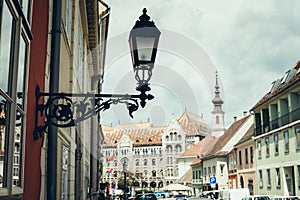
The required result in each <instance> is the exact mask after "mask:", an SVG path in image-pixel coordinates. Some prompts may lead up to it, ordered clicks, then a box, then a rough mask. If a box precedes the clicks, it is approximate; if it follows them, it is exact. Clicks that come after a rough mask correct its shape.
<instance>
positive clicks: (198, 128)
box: [177, 112, 210, 136]
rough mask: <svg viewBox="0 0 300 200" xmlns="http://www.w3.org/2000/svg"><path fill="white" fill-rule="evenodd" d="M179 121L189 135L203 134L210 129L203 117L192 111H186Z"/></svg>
mask: <svg viewBox="0 0 300 200" xmlns="http://www.w3.org/2000/svg"><path fill="white" fill-rule="evenodd" d="M177 121H178V123H179V124H180V125H181V127H182V128H183V130H184V132H186V134H187V136H195V135H203V132H206V133H207V132H209V130H210V127H209V124H208V123H207V122H206V121H205V119H204V118H203V117H201V116H199V115H196V114H194V113H191V112H184V113H183V114H182V115H181V116H180V117H179V119H178V120H177Z"/></svg>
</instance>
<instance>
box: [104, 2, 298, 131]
mask: <svg viewBox="0 0 300 200" xmlns="http://www.w3.org/2000/svg"><path fill="white" fill-rule="evenodd" d="M106 3H107V4H108V5H109V6H110V8H111V12H110V23H109V32H108V33H109V35H108V41H107V56H106V64H105V76H104V83H103V93H118V94H119V93H128V94H138V92H137V91H135V87H136V86H137V84H136V80H135V79H134V73H133V70H132V63H131V57H130V52H129V45H128V37H129V31H130V30H131V28H132V27H133V26H134V24H135V21H136V20H137V19H138V17H139V16H140V15H141V14H142V10H143V8H146V9H147V10H148V12H147V14H148V15H149V16H150V17H151V20H153V21H154V22H155V25H156V26H157V28H158V29H159V30H160V31H161V37H160V41H159V45H158V52H157V58H156V61H155V66H154V70H153V76H152V78H151V80H150V87H151V91H150V93H151V94H152V95H154V96H155V98H154V99H153V100H151V101H149V102H147V104H146V107H145V108H141V107H140V108H139V109H138V110H137V111H136V112H135V113H133V115H134V118H130V117H129V115H128V111H127V109H126V106H125V105H124V104H123V105H113V106H112V107H111V109H109V110H107V111H104V112H103V114H102V121H101V123H102V124H106V125H112V126H116V125H117V124H118V123H121V124H124V123H132V122H147V121H148V122H150V123H151V124H153V125H155V126H166V125H168V123H169V122H170V120H171V119H177V118H179V117H180V116H181V114H182V113H183V112H185V111H188V112H192V113H195V114H198V115H201V116H203V118H204V119H205V120H206V121H207V122H208V123H209V124H210V123H211V119H212V114H211V111H212V110H213V104H212V102H211V100H212V98H213V97H214V86H215V82H216V71H217V75H218V82H219V85H220V91H221V93H220V95H221V98H222V100H223V101H224V104H223V110H224V111H225V124H226V128H228V127H229V126H230V124H231V123H232V122H233V117H235V116H237V117H238V118H241V117H242V116H243V112H244V111H249V110H250V109H251V108H252V107H253V106H254V105H255V103H256V102H257V101H259V100H260V98H262V97H263V96H264V95H265V94H266V93H267V92H268V91H269V89H270V87H271V83H272V82H273V81H274V80H276V79H278V78H281V77H282V76H283V75H284V73H285V72H286V71H287V70H288V69H290V68H292V67H293V66H294V65H295V64H296V63H297V61H298V60H300V52H299V50H300V26H299V19H300V1H299V0H288V1H286V0H285V1H284V0H263V1H261V0H253V1H246V0H227V1H221V0H218V1H217V0H210V1H207V0H188V1H182V0H181V1H179V0H170V1H161V0H151V1H150V0H126V1H124V0H106Z"/></svg>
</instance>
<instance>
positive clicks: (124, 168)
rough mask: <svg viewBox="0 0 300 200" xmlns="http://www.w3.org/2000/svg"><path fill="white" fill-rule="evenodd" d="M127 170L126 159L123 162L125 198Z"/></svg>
mask: <svg viewBox="0 0 300 200" xmlns="http://www.w3.org/2000/svg"><path fill="white" fill-rule="evenodd" d="M126 172H127V163H126V160H124V162H123V173H124V200H126V187H127V184H126Z"/></svg>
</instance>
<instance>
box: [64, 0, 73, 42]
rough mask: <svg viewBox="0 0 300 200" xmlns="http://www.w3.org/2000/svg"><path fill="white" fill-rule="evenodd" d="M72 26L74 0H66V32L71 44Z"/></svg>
mask: <svg viewBox="0 0 300 200" xmlns="http://www.w3.org/2000/svg"><path fill="white" fill-rule="evenodd" d="M71 25H72V0H66V18H65V31H66V35H67V39H68V42H69V43H70V42H71Z"/></svg>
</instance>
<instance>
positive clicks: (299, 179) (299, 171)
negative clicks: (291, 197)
mask: <svg viewBox="0 0 300 200" xmlns="http://www.w3.org/2000/svg"><path fill="white" fill-rule="evenodd" d="M297 169H298V188H299V189H300V165H297Z"/></svg>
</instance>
